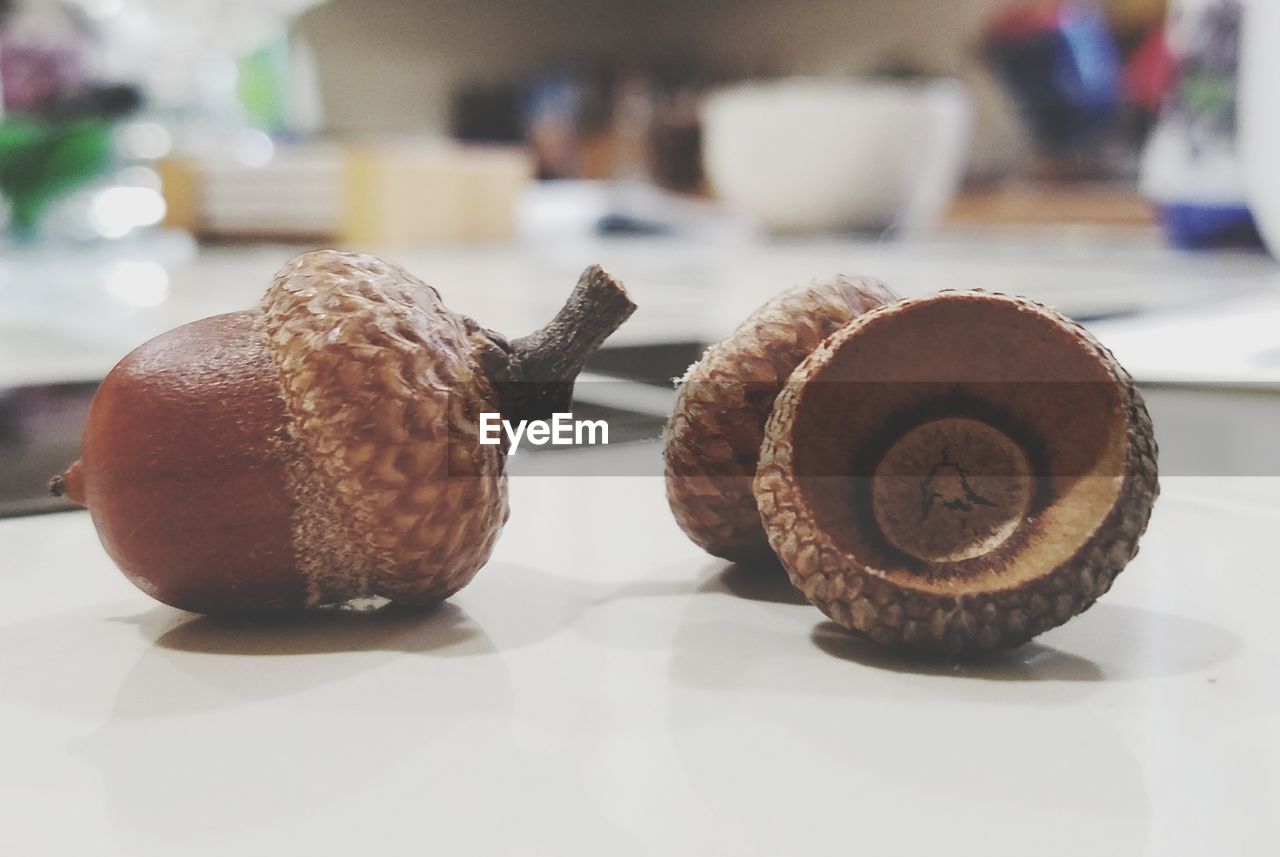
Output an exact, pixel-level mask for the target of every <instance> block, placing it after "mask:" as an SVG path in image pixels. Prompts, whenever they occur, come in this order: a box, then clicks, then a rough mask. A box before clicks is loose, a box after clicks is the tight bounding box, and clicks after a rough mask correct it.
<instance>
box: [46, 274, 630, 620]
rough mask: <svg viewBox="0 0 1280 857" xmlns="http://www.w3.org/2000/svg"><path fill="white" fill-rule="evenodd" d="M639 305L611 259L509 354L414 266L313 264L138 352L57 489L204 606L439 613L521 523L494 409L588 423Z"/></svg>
mask: <svg viewBox="0 0 1280 857" xmlns="http://www.w3.org/2000/svg"><path fill="white" fill-rule="evenodd" d="M634 310H635V305H634V304H632V302H631V300H630V298H629V297H628V296H627V293H626V291H625V290H624V289H623V288H622V286H621V285H620V284H619V283H617V282H616V281H615V280H614V279H613V278H611V277H610V276H609V275H608V274H606V273H605V272H604V271H602V270H601V269H600V268H598V267H592V268H588V269H587V270H586V271H585V272H584V273H583V275H582V278H581V279H580V280H579V282H578V284H577V287H576V288H575V289H574V291H573V293H572V295H571V296H570V298H569V301H568V303H567V304H566V305H565V306H564V308H563V309H562V310H561V311H560V312H559V313H558V314H557V315H556V317H555V319H553V320H552V322H551V323H550V324H548V325H547V326H546V327H545V328H543V329H542V330H541V331H539V332H537V333H534V334H532V335H530V336H527V337H524V338H522V339H515V340H511V341H508V340H506V339H504V338H503V337H502V336H500V335H498V334H496V333H494V332H492V331H489V330H486V329H484V328H482V327H480V326H479V325H478V324H476V323H475V322H474V321H472V320H471V319H470V318H467V317H466V316H464V315H460V314H458V313H455V312H452V311H451V310H449V309H448V308H447V307H446V306H445V305H444V303H443V302H442V300H441V298H440V295H439V293H438V292H437V291H436V290H435V289H434V288H432V287H430V286H428V285H426V284H424V283H423V282H422V281H421V280H419V279H418V278H416V277H414V276H413V275H412V274H409V273H408V272H407V271H405V270H404V269H403V268H401V267H399V266H397V265H394V264H392V263H390V262H386V261H383V260H381V259H378V258H376V257H373V256H368V255H361V254H353V253H340V252H336V251H332V250H321V251H316V252H311V253H306V254H303V255H301V256H299V257H297V258H296V259H294V260H292V261H291V262H289V263H288V264H286V265H285V266H284V268H282V269H281V270H280V272H279V273H278V274H276V276H275V279H274V280H273V282H272V283H271V286H270V287H269V288H268V289H267V292H266V294H265V296H264V297H263V299H262V301H261V302H260V303H259V305H258V306H257V307H256V308H255V309H253V310H251V311H246V312H235V313H229V314H226V315H218V316H214V317H212V318H207V319H203V320H201V321H196V322H193V323H191V324H187V325H183V326H182V327H178V328H175V329H174V330H171V331H169V332H168V333H165V334H162V335H161V336H158V337H156V338H155V339H152V340H151V341H149V342H147V343H146V344H144V345H142V346H140V347H139V348H137V349H136V350H134V351H133V352H132V353H130V354H129V355H128V356H126V357H125V358H124V359H123V360H121V361H120V363H119V364H117V365H116V367H115V368H114V369H112V370H111V372H110V373H109V374H108V375H107V377H106V379H105V380H104V381H103V382H102V385H101V386H100V388H99V389H98V391H97V393H96V394H95V396H94V398H93V401H92V404H91V405H90V409H89V414H88V417H87V422H86V425H85V428H84V434H83V438H82V443H81V458H80V459H79V460H78V461H76V462H75V463H74V464H73V465H72V466H71V467H70V468H69V469H68V470H67V472H66V473H64V474H63V475H62V476H60V477H56V478H55V479H54V480H53V483H52V484H51V488H52V490H53V491H54V492H55V493H65V494H66V495H67V496H68V497H70V498H71V499H72V500H74V501H76V502H77V503H80V504H82V505H85V506H87V507H88V509H89V512H90V514H91V516H92V519H93V523H94V525H95V527H96V528H97V531H98V535H99V537H100V539H101V541H102V544H103V546H104V548H105V549H106V551H107V553H108V554H109V555H110V556H111V558H112V559H113V560H114V561H115V562H116V564H117V565H118V566H119V567H120V568H121V570H122V571H123V572H124V574H125V575H126V576H127V577H128V578H129V579H130V580H131V581H132V582H133V583H134V584H136V585H137V586H138V587H139V588H140V589H141V590H142V591H144V592H146V593H147V594H148V595H150V596H152V597H153V598H155V599H157V600H159V601H162V602H164V603H166V604H170V605H172V606H174V607H178V608H182V609H184V610H190V611H194V612H198V613H244V612H256V611H270V610H291V609H297V608H303V607H313V606H320V605H332V604H339V603H344V602H347V601H350V600H352V599H356V598H364V597H381V598H385V599H390V600H391V601H395V602H401V603H408V604H426V603H431V602H435V601H438V600H440V599H443V598H447V597H448V596H450V595H452V594H453V593H455V592H457V591H458V590H459V589H460V588H462V587H463V586H465V585H466V584H467V583H468V582H469V581H470V580H471V579H472V577H473V576H474V575H475V574H476V572H477V571H478V570H479V569H480V567H481V566H483V565H484V563H485V562H486V561H487V560H488V558H489V555H490V553H491V552H492V550H493V547H494V544H495V542H496V541H497V538H498V535H499V533H500V532H501V530H502V526H503V524H504V523H505V521H506V519H507V515H508V508H507V483H506V473H505V461H506V458H505V450H504V448H503V447H502V446H501V445H488V444H481V443H480V442H479V439H480V431H479V418H480V414H481V413H484V412H491V413H500V414H501V415H502V417H503V418H504V419H507V420H512V421H517V420H521V419H545V418H546V417H548V416H550V415H551V414H552V413H555V412H557V411H568V410H569V405H570V401H571V398H572V394H573V379H574V378H575V377H576V376H577V374H578V372H579V371H580V370H581V369H582V366H583V364H584V362H585V361H586V359H587V357H588V356H589V355H590V354H591V353H592V352H594V351H595V350H596V349H597V348H599V346H600V345H601V343H602V342H603V341H604V340H605V338H606V337H607V336H608V335H609V334H610V333H612V332H613V331H614V330H615V329H617V327H618V326H619V325H620V324H622V322H623V321H625V320H626V319H627V317H628V316H630V314H631V313H632V312H633V311H634Z"/></svg>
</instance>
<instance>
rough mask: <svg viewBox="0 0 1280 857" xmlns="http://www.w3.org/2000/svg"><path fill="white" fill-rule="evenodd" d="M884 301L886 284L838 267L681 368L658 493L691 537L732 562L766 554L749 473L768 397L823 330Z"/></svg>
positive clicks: (768, 306)
mask: <svg viewBox="0 0 1280 857" xmlns="http://www.w3.org/2000/svg"><path fill="white" fill-rule="evenodd" d="M893 300H896V296H895V295H894V294H893V292H892V291H890V290H889V288H888V286H886V285H885V284H884V283H881V282H880V281H878V280H875V279H872V278H869V277H845V276H838V277H834V278H832V279H830V280H828V281H825V282H820V283H814V284H812V285H808V286H799V287H796V288H793V289H789V290H788V291H785V292H783V293H781V294H779V295H777V296H776V297H774V298H772V299H771V300H769V301H768V302H767V303H765V304H764V305H763V306H761V307H760V308H759V309H757V310H756V311H755V312H753V313H752V314H751V315H750V316H748V317H747V319H746V320H745V321H743V322H742V324H741V325H739V326H738V327H737V329H736V330H734V332H733V333H732V334H730V335H729V336H728V337H727V338H726V339H724V340H722V341H721V342H719V343H717V344H716V345H713V346H711V347H710V348H709V349H707V351H706V353H705V354H704V355H703V356H702V359H701V360H699V361H698V362H697V363H695V364H694V365H693V366H691V367H689V371H688V372H687V373H686V374H685V376H684V378H682V379H681V381H680V389H679V392H678V393H677V396H676V404H675V408H674V410H673V412H672V415H671V418H670V419H669V421H668V423H667V428H666V433H665V445H664V451H663V455H664V458H665V461H666V486H667V502H668V503H669V505H670V506H671V511H672V513H673V514H674V515H675V519H676V522H677V523H678V524H679V525H680V528H681V529H682V530H684V532H685V533H686V534H687V535H688V536H689V538H690V539H692V540H693V542H694V543H695V544H697V545H698V546H699V547H701V548H702V549H703V550H705V551H707V552H708V553H711V554H713V555H715V556H719V557H723V558H724V559H729V560H734V561H738V562H747V561H752V560H756V559H759V558H762V557H771V556H772V553H771V551H770V548H769V543H768V541H767V539H766V538H765V534H764V530H763V529H762V528H761V526H760V513H759V512H758V511H757V509H756V501H755V497H754V496H753V495H752V493H751V481H752V479H753V477H754V476H755V471H756V462H757V460H758V458H759V455H760V445H761V443H762V441H763V440H764V426H765V422H766V420H768V418H769V412H770V410H772V408H773V401H774V399H775V398H776V397H777V395H778V392H779V391H780V390H781V389H782V387H783V385H784V384H785V383H786V381H787V379H788V378H789V377H790V375H791V373H792V371H793V370H794V369H795V368H796V366H797V365H799V363H800V361H802V360H803V359H804V358H805V357H807V356H808V355H809V353H810V352H812V351H813V349H814V348H816V347H817V346H818V344H819V343H820V342H822V340H823V339H825V338H826V337H827V336H829V335H830V334H831V333H832V332H833V331H835V330H837V329H839V328H840V327H842V326H844V325H845V324H847V323H848V322H849V321H850V320H852V319H854V318H856V317H857V316H858V315H860V314H862V313H864V312H867V311H868V310H871V309H874V308H876V307H879V306H881V305H882V304H885V303H887V302H889V301H893Z"/></svg>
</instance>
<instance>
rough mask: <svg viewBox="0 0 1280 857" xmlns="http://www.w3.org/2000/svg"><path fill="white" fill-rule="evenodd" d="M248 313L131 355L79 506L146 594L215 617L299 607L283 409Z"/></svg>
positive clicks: (96, 406)
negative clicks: (254, 608)
mask: <svg viewBox="0 0 1280 857" xmlns="http://www.w3.org/2000/svg"><path fill="white" fill-rule="evenodd" d="M255 320H256V316H255V314H254V313H249V312H239V313H232V314H229V315H220V316H214V317H213V318H207V319H203V320H201V321H197V322H194V323H192V324H188V325H184V326H183V327H179V328H176V329H174V330H171V331H169V332H168V333H165V334H163V335H161V336H158V337H156V338H155V339H153V340H151V341H150V342H147V343H146V344H144V345H142V346H140V347H139V348H137V349H135V350H134V351H133V352H132V353H130V354H129V355H128V356H127V357H125V358H124V359H123V360H121V361H120V363H119V364H117V366H116V367H115V368H114V369H113V370H112V371H111V373H110V374H109V375H108V376H107V377H106V379H105V380H104V381H103V382H102V385H101V386H100V387H99V389H98V393H97V395H96V396H95V397H94V402H93V406H92V407H91V409H90V411H89V417H88V422H87V423H86V426H85V431H84V443H83V446H82V451H81V456H82V457H81V467H80V470H81V471H82V473H83V482H84V491H85V494H84V500H85V502H86V504H87V505H88V507H89V510H90V514H91V515H92V516H93V522H94V525H95V526H96V528H97V530H98V535H99V538H100V539H101V540H102V544H103V546H104V547H105V548H106V551H107V553H108V554H109V555H110V556H111V558H112V559H113V560H115V562H116V564H117V565H118V566H120V568H121V570H122V571H123V572H124V573H125V575H126V576H128V578H129V579H130V580H131V581H133V583H134V584H136V585H137V586H138V588H140V589H142V590H143V591H144V592H146V593H147V594H149V595H151V596H152V597H154V598H156V599H158V600H160V601H164V602H165V603H167V604H172V605H174V606H178V607H190V608H192V609H198V610H203V611H207V612H218V611H223V610H233V609H238V608H240V607H241V606H243V605H244V604H254V605H259V606H261V607H262V608H265V609H271V608H283V607H295V606H301V605H302V604H303V602H304V601H305V599H306V582H305V580H304V579H303V577H302V576H301V575H300V574H299V573H298V571H297V570H296V562H295V557H294V550H293V545H292V544H291V539H290V524H289V522H290V520H291V519H292V517H293V515H294V514H295V511H296V504H295V503H294V502H293V501H292V500H291V499H290V498H289V497H288V496H287V494H286V492H285V491H283V490H282V486H283V485H284V484H285V483H286V481H287V478H288V477H287V474H286V470H287V464H286V456H285V455H284V454H283V451H284V448H285V446H286V445H287V443H288V441H287V439H286V436H285V433H284V430H283V427H284V425H285V417H284V402H283V401H282V399H281V398H280V395H279V392H278V390H277V384H276V377H275V369H274V368H273V366H272V365H271V361H270V360H269V359H268V358H267V355H266V352H265V342H264V340H263V338H262V336H261V335H259V334H255V330H254V325H255Z"/></svg>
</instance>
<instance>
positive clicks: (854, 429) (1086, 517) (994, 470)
mask: <svg viewBox="0 0 1280 857" xmlns="http://www.w3.org/2000/svg"><path fill="white" fill-rule="evenodd" d="M765 435H766V437H765V443H764V449H763V451H762V454H761V460H760V464H759V470H758V473H757V476H756V480H755V495H756V499H757V502H758V504H759V509H760V513H761V516H762V519H763V522H764V527H765V530H766V532H767V534H768V538H769V542H770V544H771V545H772V546H773V548H774V550H775V551H776V552H777V554H778V557H779V559H781V561H782V563H783V565H784V566H785V567H786V569H787V572H788V574H789V575H790V577H791V580H792V582H793V583H794V584H795V585H796V586H797V587H798V588H799V589H800V590H801V591H802V592H803V593H804V594H805V595H806V597H808V598H809V600H810V601H812V602H813V603H814V604H815V605H817V606H818V607H819V608H820V609H821V610H822V611H823V612H824V613H826V614H827V615H828V616H830V617H831V618H832V619H834V620H835V621H837V622H839V623H840V624H841V625H844V626H845V627H847V628H850V629H853V630H855V631H858V632H860V633H862V634H865V635H867V636H869V637H870V638H871V639H873V640H875V641H876V642H878V643H881V644H884V645H889V646H900V647H907V648H913V649H918V650H925V651H929V652H934V653H943V654H954V653H958V652H962V651H966V650H974V649H992V648H997V647H1002V646H1012V645H1016V644H1018V643H1021V642H1023V641H1026V640H1028V639H1030V638H1032V637H1034V636H1035V635H1037V634H1039V633H1041V632H1043V631H1045V630H1047V629H1049V628H1052V627H1054V626H1056V625H1059V624H1061V623H1062V622H1065V621H1066V620H1067V619H1069V618H1071V617H1072V616H1074V615H1075V614H1077V613H1079V612H1081V611H1082V610H1084V609H1086V608H1087V607H1089V606H1090V605H1091V604H1093V602H1094V600H1095V599H1097V598H1098V596H1100V595H1101V594H1103V593H1104V592H1106V591H1107V590H1108V589H1109V588H1110V586H1111V583H1112V581H1113V580H1114V578H1115V576H1116V575H1117V574H1119V573H1120V571H1121V570H1122V569H1123V568H1124V567H1125V565H1126V564H1127V563H1128V562H1129V560H1130V559H1131V558H1132V557H1133V556H1134V555H1135V554H1136V552H1137V547H1138V539H1139V537H1140V536H1141V535H1142V533H1143V531H1144V530H1145V529H1146V525H1147V520H1148V518H1149V517H1150V514H1151V508H1152V504H1153V503H1154V501H1155V498H1156V496H1157V494H1158V492H1159V486H1158V481H1157V470H1156V443H1155V439H1154V437H1153V435H1152V426H1151V419H1150V416H1149V415H1148V413H1147V410H1146V407H1145V405H1144V404H1143V401H1142V397H1141V395H1140V394H1139V392H1138V390H1137V389H1136V387H1135V386H1134V383H1133V380H1132V378H1130V377H1129V375H1128V373H1126V372H1125V370H1124V369H1123V368H1122V367H1121V366H1120V365H1119V364H1118V363H1117V362H1116V361H1115V359H1114V358H1113V357H1112V355H1111V353H1110V352H1108V351H1107V350H1106V349H1105V348H1103V347H1102V346H1101V345H1099V344H1098V343H1097V341H1096V340H1094V339H1093V337H1092V336H1090V335H1089V334H1088V333H1087V332H1086V331H1085V330H1084V329H1083V328H1082V327H1080V326H1079V325H1078V324H1076V323H1074V322H1072V321H1071V320H1069V319H1067V318H1066V317H1064V316H1062V315H1060V314H1058V313H1056V312H1054V311H1052V310H1050V309H1048V308H1046V307H1043V306H1040V305H1038V304H1036V303H1034V302H1032V301H1029V300H1025V299H1021V298H1014V297H1006V296H1003V295H995V294H985V293H966V292H943V293H941V294H939V295H936V296H933V297H928V298H922V299H916V300H909V301H904V302H901V303H898V304H895V305H892V306H888V307H885V308H882V309H879V310H876V311H874V312H872V313H869V314H867V315H865V316H863V317H862V318H861V319H859V320H857V321H855V322H854V323H852V324H850V325H849V326H847V327H845V328H844V329H842V330H840V331H839V332H837V333H836V334H834V335H833V336H831V338H830V339H828V340H827V341H826V342H825V343H823V344H822V346H821V347H819V348H818V349H817V350H816V351H815V352H814V353H813V354H812V355H810V356H809V357H808V358H807V359H806V360H805V361H804V362H803V363H802V364H801V365H800V366H799V367H798V368H797V369H796V371H795V373H794V374H793V375H792V376H791V379H790V381H789V382H788V384H787V386H786V389H784V390H783V392H782V393H781V394H780V395H779V397H778V400H777V403H776V405H775V407H774V410H773V413H772V415H771V417H770V419H769V422H768V425H767V427H766V431H765Z"/></svg>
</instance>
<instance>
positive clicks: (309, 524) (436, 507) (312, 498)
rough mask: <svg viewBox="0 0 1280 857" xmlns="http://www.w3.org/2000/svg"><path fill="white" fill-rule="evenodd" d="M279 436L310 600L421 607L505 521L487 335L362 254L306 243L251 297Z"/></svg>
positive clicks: (467, 567) (478, 562) (451, 586)
mask: <svg viewBox="0 0 1280 857" xmlns="http://www.w3.org/2000/svg"><path fill="white" fill-rule="evenodd" d="M261 309H262V310H263V324H264V326H265V331H266V339H267V349H268V352H269V353H270V356H271V359H272V362H273V363H274V364H275V367H276V371H277V374H278V377H279V382H280V390H281V394H282V397H283V399H284V404H285V410H286V413H287V415H288V420H289V425H288V433H289V436H290V439H291V440H292V442H293V443H294V444H296V446H297V448H298V449H300V450H301V451H302V455H301V456H300V457H298V459H299V460H297V461H295V463H294V466H293V467H292V468H291V471H290V473H291V479H292V485H291V490H292V492H293V493H294V494H295V499H296V501H297V502H298V506H299V512H298V515H297V516H296V517H295V522H294V532H293V541H294V550H295V553H296V555H297V558H298V563H299V567H300V568H301V570H302V571H303V572H304V574H306V576H307V577H308V579H309V585H310V588H311V591H312V598H311V600H312V601H313V602H325V601H340V600H344V599H346V598H350V597H352V596H355V595H370V594H372V595H382V596H385V597H388V598H392V599H395V600H398V601H403V602H427V601H432V600H436V599H439V598H444V597H447V596H448V595H450V594H452V593H453V592H456V591H457V590H458V589H460V588H461V587H462V586H464V585H466V583H467V582H469V581H470V580H471V578H472V577H473V576H474V575H475V573H476V572H477V571H478V570H479V569H480V567H481V566H482V565H483V564H484V563H485V561H486V560H487V559H488V557H489V555H490V553H491V552H492V550H493V547H494V544H495V542H496V541H497V538H498V535H499V533H500V532H501V529H502V525H503V523H504V522H505V521H506V519H507V514H508V507H507V487H506V476H505V474H504V458H503V453H502V450H501V447H499V446H487V445H481V444H480V443H479V437H480V433H479V428H478V425H479V415H480V413H481V412H482V411H497V410H498V407H497V405H496V403H495V401H494V396H493V392H492V390H491V389H490V385H489V383H488V381H487V379H486V378H485V376H484V374H483V373H482V371H481V369H480V366H479V354H480V352H481V351H482V349H483V348H484V347H486V342H487V341H486V340H485V339H484V337H483V336H482V335H481V334H480V332H479V328H478V326H477V325H475V324H474V322H471V321H470V319H467V318H466V317H465V316H461V315H458V314H456V313H453V312H451V311H449V310H448V309H447V308H446V307H445V306H444V304H443V303H442V302H441V299H440V296H439V294H438V293H437V292H436V291H435V289H433V288H431V287H430V286H427V285H426V284H424V283H423V282H422V281H421V280H419V279H417V278H416V277H414V276H413V275H411V274H409V273H408V272H406V271H405V270H404V269H402V268H400V267H399V266H397V265H394V264H391V263H388V262H385V261H383V260H381V259H378V258H376V257H373V256H366V255H359V254H351V253H340V252H336V251H329V250H325V251H317V252H313V253H307V254H304V255H302V256H299V257H298V258H297V259H295V260H293V261H292V262H291V263H289V264H288V265H286V266H285V268H283V269H282V270H281V271H280V272H279V273H278V274H277V275H276V277H275V280H274V281H273V282H272V284H271V287H270V288H269V289H268V290H267V293H266V295H265V296H264V298H263V300H262V304H261Z"/></svg>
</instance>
